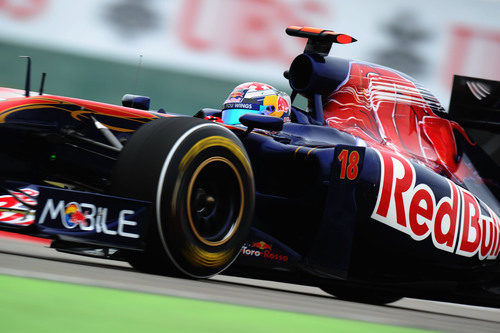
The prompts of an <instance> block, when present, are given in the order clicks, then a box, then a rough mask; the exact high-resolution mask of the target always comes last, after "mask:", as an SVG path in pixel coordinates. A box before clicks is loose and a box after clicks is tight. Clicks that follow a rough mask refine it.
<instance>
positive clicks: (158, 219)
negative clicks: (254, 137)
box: [113, 117, 255, 278]
mask: <svg viewBox="0 0 500 333" xmlns="http://www.w3.org/2000/svg"><path fill="white" fill-rule="evenodd" d="M113 192H114V193H116V194H118V195H123V196H127V197H131V198H136V199H141V200H147V201H151V202H152V203H153V205H152V206H153V207H152V209H151V216H150V223H149V226H148V228H149V230H148V234H147V238H146V249H145V251H144V253H141V254H137V255H134V256H132V257H130V260H129V262H130V263H131V264H132V266H134V267H135V268H137V269H139V270H143V271H147V272H154V273H162V274H169V275H183V276H188V277H195V278H201V277H209V276H212V275H215V274H217V273H220V272H221V271H223V270H224V269H225V268H227V267H228V266H229V265H230V264H231V263H232V262H233V260H234V259H235V258H236V256H237V255H238V253H239V250H240V248H241V246H242V245H243V242H244V241H245V239H246V236H247V234H248V231H249V228H250V224H251V219H252V213H253V208H254V200H255V188H254V181H253V173H252V168H251V166H250V163H249V159H248V156H247V154H246V152H245V149H244V147H243V145H242V144H241V142H240V140H239V139H238V138H237V137H236V136H235V135H234V134H233V133H232V132H231V131H229V130H228V129H226V128H224V127H223V126H221V125H218V124H214V123H211V122H207V121H204V120H201V119H196V118H190V117H172V118H166V119H159V120H154V121H151V122H150V123H148V124H146V125H144V126H142V127H141V128H140V129H139V130H138V131H137V132H136V133H134V134H133V135H132V137H131V138H130V140H129V141H128V142H127V144H126V145H125V147H124V148H123V150H122V152H121V154H120V157H119V160H118V162H117V164H116V168H115V173H114V179H113Z"/></svg>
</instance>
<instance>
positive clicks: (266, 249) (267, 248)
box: [240, 241, 288, 262]
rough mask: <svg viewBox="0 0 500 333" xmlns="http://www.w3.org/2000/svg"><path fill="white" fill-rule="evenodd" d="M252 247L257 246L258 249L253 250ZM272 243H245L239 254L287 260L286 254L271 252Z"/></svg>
mask: <svg viewBox="0 0 500 333" xmlns="http://www.w3.org/2000/svg"><path fill="white" fill-rule="evenodd" d="M250 247H252V248H257V249H259V250H254V249H251V248H250ZM271 249H272V245H271V244H267V243H266V242H264V241H260V242H253V243H251V245H250V244H245V245H243V247H242V248H241V251H240V252H241V254H243V255H245V256H251V257H262V258H265V259H268V260H276V261H283V262H287V261H288V256H286V255H283V254H280V253H274V252H271Z"/></svg>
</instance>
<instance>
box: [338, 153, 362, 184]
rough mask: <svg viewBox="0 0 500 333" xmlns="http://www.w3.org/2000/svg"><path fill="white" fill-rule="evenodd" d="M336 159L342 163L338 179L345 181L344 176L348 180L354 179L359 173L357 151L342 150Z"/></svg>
mask: <svg viewBox="0 0 500 333" xmlns="http://www.w3.org/2000/svg"><path fill="white" fill-rule="evenodd" d="M338 159H339V161H340V162H341V163H342V164H341V166H340V179H345V178H346V176H347V179H349V180H354V179H356V177H358V173H359V168H358V163H359V159H360V158H359V152H358V151H357V150H352V151H349V150H348V149H342V151H341V152H340V154H339V156H338Z"/></svg>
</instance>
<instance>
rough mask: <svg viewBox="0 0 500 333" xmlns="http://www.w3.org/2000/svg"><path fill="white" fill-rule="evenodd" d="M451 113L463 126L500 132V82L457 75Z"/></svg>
mask: <svg viewBox="0 0 500 333" xmlns="http://www.w3.org/2000/svg"><path fill="white" fill-rule="evenodd" d="M449 114H450V116H451V117H452V118H453V119H454V120H456V121H457V122H458V123H460V124H461V125H462V126H463V127H466V128H474V129H482V130H489V131H491V132H494V133H500V82H499V81H492V80H485V79H479V78H473V77H467V76H460V75H455V76H454V78H453V89H452V93H451V99H450V108H449Z"/></svg>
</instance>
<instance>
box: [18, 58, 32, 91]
mask: <svg viewBox="0 0 500 333" xmlns="http://www.w3.org/2000/svg"><path fill="white" fill-rule="evenodd" d="M19 58H26V59H28V68H27V70H26V81H25V82H24V96H26V97H29V96H30V82H31V57H30V56H19Z"/></svg>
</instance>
